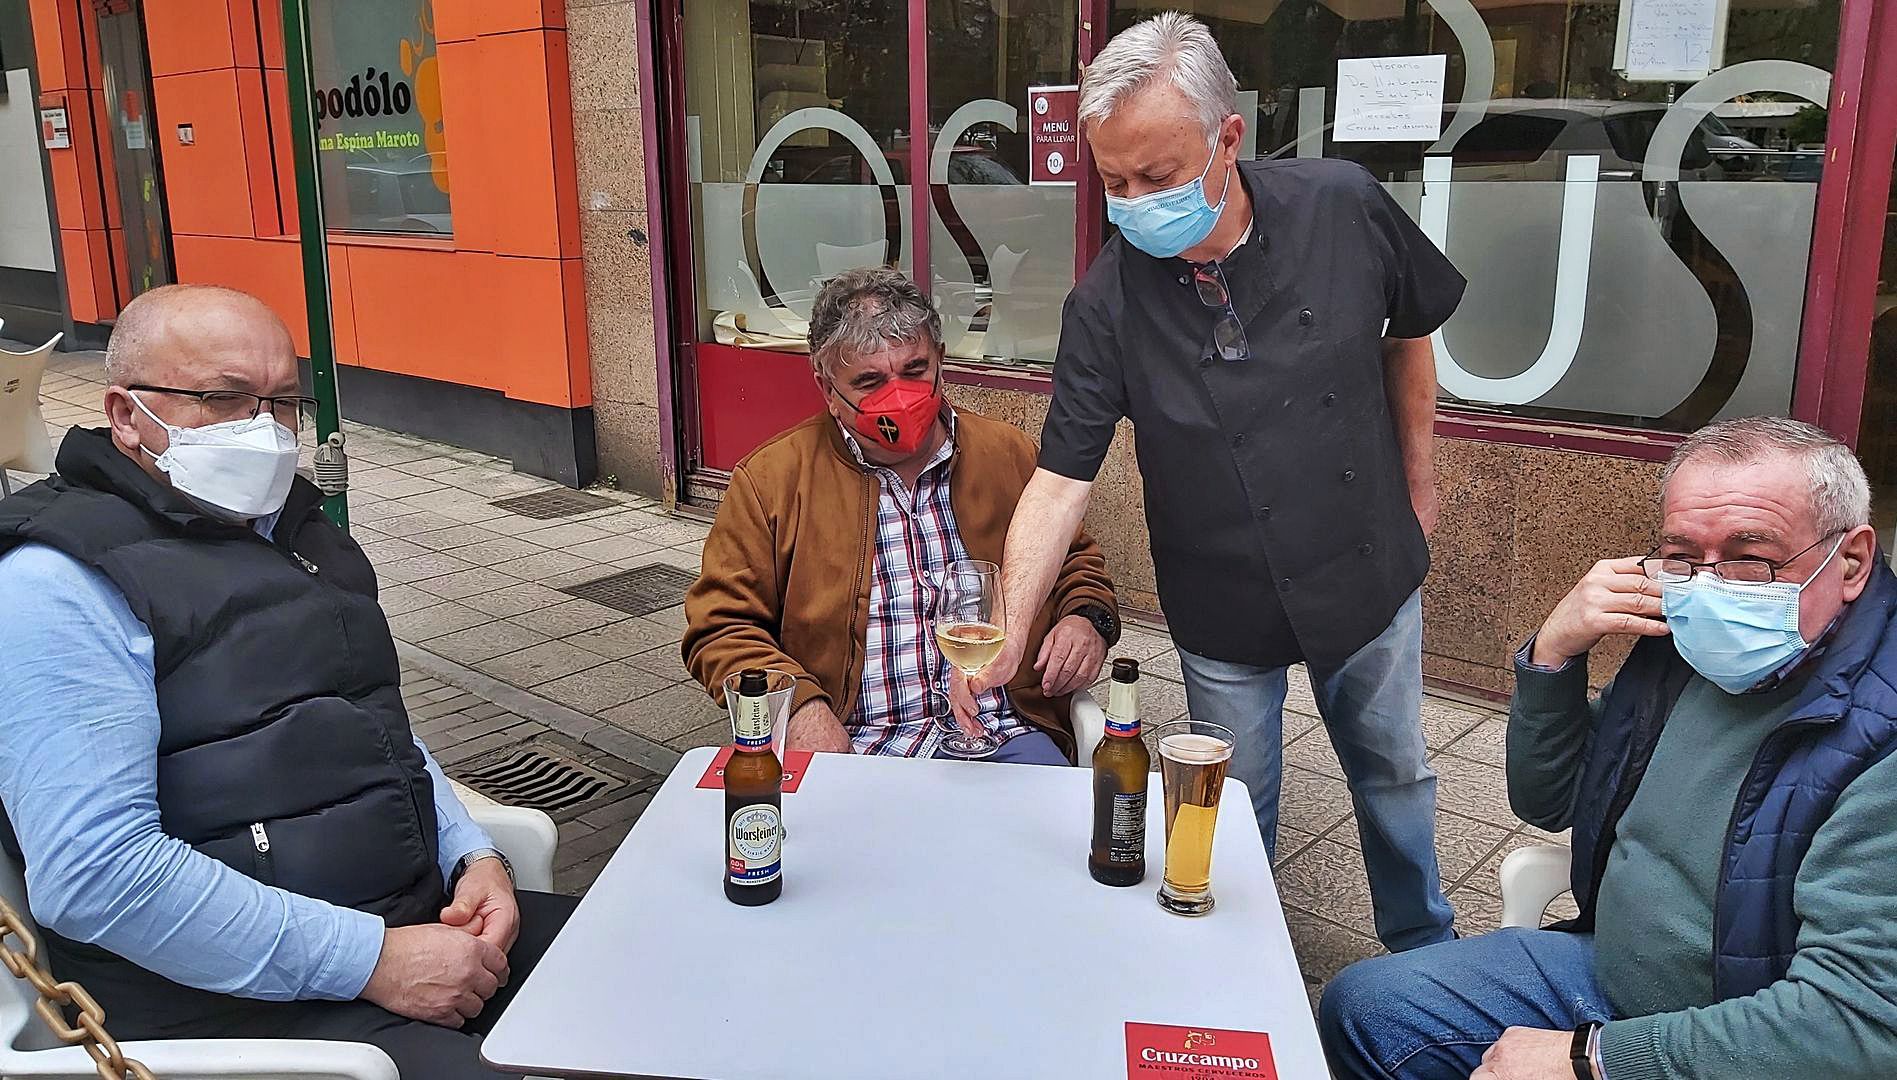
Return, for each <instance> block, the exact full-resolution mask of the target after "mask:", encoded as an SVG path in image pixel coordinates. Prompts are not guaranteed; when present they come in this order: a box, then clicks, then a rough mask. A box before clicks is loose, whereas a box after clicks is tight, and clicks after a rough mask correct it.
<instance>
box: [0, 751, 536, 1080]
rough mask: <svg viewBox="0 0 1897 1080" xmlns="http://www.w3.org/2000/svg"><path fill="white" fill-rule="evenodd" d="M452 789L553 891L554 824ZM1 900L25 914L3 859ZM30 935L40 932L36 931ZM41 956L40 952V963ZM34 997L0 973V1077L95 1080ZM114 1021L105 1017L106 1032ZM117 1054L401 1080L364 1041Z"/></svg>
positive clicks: (225, 1069) (281, 1074) (258, 1076)
mask: <svg viewBox="0 0 1897 1080" xmlns="http://www.w3.org/2000/svg"><path fill="white" fill-rule="evenodd" d="M455 790H456V792H457V793H459V794H460V795H461V797H462V801H463V802H464V803H465V804H466V805H467V808H468V813H469V814H470V815H472V816H473V818H474V820H475V821H476V822H478V823H479V824H480V825H481V826H482V827H483V828H485V829H486V830H487V831H488V834H489V835H491V836H492V837H493V838H494V846H495V847H498V848H500V849H501V850H502V851H504V852H506V853H507V859H508V861H509V862H511V863H513V864H514V873H515V874H516V876H517V877H518V880H519V883H520V887H521V888H523V889H537V890H542V891H544V890H548V889H551V888H552V887H553V855H554V845H555V844H556V843H557V841H558V836H559V834H558V833H557V832H556V831H555V829H554V826H553V819H552V818H549V817H548V816H547V815H545V814H543V813H541V812H540V811H538V810H529V809H525V808H523V807H518V806H503V805H501V804H499V803H496V802H494V801H493V800H491V799H487V798H485V797H483V796H480V795H476V794H475V793H473V792H471V791H468V790H467V789H466V788H464V787H462V786H461V785H460V784H456V785H455ZM0 896H5V897H6V899H7V902H8V903H9V904H12V905H13V908H14V910H15V911H18V912H20V913H21V914H22V915H25V916H27V917H28V918H29V919H30V918H31V916H30V915H28V909H27V904H26V882H25V880H24V879H23V878H22V877H21V874H20V868H19V866H18V865H17V864H15V863H14V861H13V860H12V859H9V858H6V857H4V856H0ZM34 929H35V930H36V931H37V930H38V927H37V926H35V927H34ZM43 959H44V954H43V952H42V960H43ZM35 1000H37V996H36V995H35V994H34V993H33V988H32V987H31V986H29V985H28V984H27V982H26V980H24V979H16V978H14V977H13V976H12V974H10V973H9V972H7V971H6V970H5V969H3V968H0V1077H4V1078H5V1080H54V1078H56V1077H92V1078H94V1080H97V1077H98V1075H99V1073H98V1071H97V1070H96V1069H95V1068H94V1067H93V1064H92V1059H91V1058H89V1057H87V1056H86V1052H85V1051H84V1050H82V1049H80V1048H79V1047H77V1046H59V1043H58V1040H57V1039H55V1038H54V1037H53V1035H52V1033H51V1032H50V1031H48V1030H46V1025H44V1024H42V1023H41V1022H40V1020H39V1018H38V1017H37V1016H35V1015H34V1014H33V1002H34V1001H35ZM111 1027H112V1018H111V1017H110V1016H109V1015H108V1016H107V1017H106V1029H107V1030H108V1031H109V1030H111ZM119 1048H120V1049H121V1050H123V1051H124V1052H125V1055H126V1056H127V1057H132V1058H137V1059H138V1060H139V1061H141V1062H143V1063H144V1064H145V1065H146V1066H147V1067H148V1068H150V1069H151V1070H152V1072H153V1073H154V1074H156V1075H157V1076H160V1077H163V1078H164V1080H292V1078H294V1080H401V1075H400V1074H399V1073H398V1072H397V1071H396V1068H395V1062H393V1061H390V1060H389V1056H388V1055H387V1054H385V1053H383V1052H382V1051H381V1050H378V1049H376V1048H375V1047H373V1046H370V1045H369V1044H367V1043H350V1042H323V1041H318V1040H314V1039H173V1040H168V1041H164V1042H126V1043H121V1044H120V1045H119Z"/></svg>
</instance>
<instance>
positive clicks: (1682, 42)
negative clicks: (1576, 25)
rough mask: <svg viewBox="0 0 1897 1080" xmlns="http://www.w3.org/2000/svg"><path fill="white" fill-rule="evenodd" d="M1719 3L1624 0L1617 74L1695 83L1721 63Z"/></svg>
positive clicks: (1633, 78) (1715, 0) (1705, 0)
mask: <svg viewBox="0 0 1897 1080" xmlns="http://www.w3.org/2000/svg"><path fill="white" fill-rule="evenodd" d="M1724 7H1725V5H1724V4H1723V3H1721V2H1720V0H1628V3H1627V4H1625V5H1624V6H1623V7H1622V9H1621V12H1622V14H1621V21H1622V23H1623V24H1624V25H1623V27H1622V28H1621V34H1620V37H1621V42H1620V44H1621V46H1622V54H1621V64H1620V66H1621V70H1622V71H1623V72H1625V74H1626V76H1627V78H1628V79H1629V80H1630V81H1635V82H1695V81H1698V80H1700V79H1703V78H1705V77H1706V76H1707V75H1708V74H1710V73H1711V72H1712V71H1713V69H1714V68H1717V67H1718V66H1719V64H1720V56H1719V53H1720V52H1721V51H1722V48H1721V46H1722V42H1721V40H1720V39H1721V38H1722V37H1723V36H1724V35H1723V34H1721V32H1720V31H1721V29H1722V28H1723V27H1724V25H1725V21H1726V19H1725V11H1724Z"/></svg>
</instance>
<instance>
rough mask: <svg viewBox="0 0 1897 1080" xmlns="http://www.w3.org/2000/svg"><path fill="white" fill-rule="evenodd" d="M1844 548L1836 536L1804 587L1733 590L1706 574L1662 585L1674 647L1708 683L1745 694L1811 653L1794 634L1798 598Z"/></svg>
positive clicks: (1775, 583) (1663, 606) (1779, 584)
mask: <svg viewBox="0 0 1897 1080" xmlns="http://www.w3.org/2000/svg"><path fill="white" fill-rule="evenodd" d="M1843 544H1844V537H1843V536H1839V537H1838V540H1837V543H1835V544H1832V545H1831V552H1830V554H1827V555H1826V556H1825V561H1824V562H1822V563H1819V564H1818V569H1817V570H1815V571H1813V573H1812V575H1811V577H1810V578H1807V579H1806V580H1805V581H1804V582H1803V583H1802V584H1793V583H1792V582H1789V581H1771V582H1765V583H1763V584H1758V585H1735V584H1733V583H1731V582H1727V581H1721V580H1719V579H1718V578H1717V577H1715V576H1713V573H1712V571H1710V570H1701V571H1700V572H1698V573H1696V574H1694V575H1693V576H1692V577H1691V578H1690V579H1688V580H1686V581H1679V582H1672V581H1669V582H1664V583H1662V585H1661V587H1660V610H1661V611H1662V612H1663V613H1664V614H1665V615H1666V625H1667V629H1668V631H1669V632H1670V633H1671V634H1672V637H1673V647H1674V648H1676V649H1678V650H1679V652H1680V656H1681V657H1682V658H1684V659H1685V660H1686V662H1687V663H1688V664H1691V665H1692V667H1693V670H1694V671H1697V672H1699V673H1700V675H1701V676H1703V677H1704V678H1705V679H1706V681H1707V682H1710V683H1712V684H1713V685H1714V686H1717V687H1719V688H1720V689H1721V690H1724V691H1725V692H1726V693H1728V694H1743V693H1745V692H1746V691H1748V690H1751V689H1752V688H1753V687H1756V686H1758V685H1759V684H1760V683H1761V682H1763V681H1765V679H1766V677H1767V676H1769V675H1771V674H1772V673H1773V672H1775V671H1777V670H1779V669H1780V668H1782V667H1784V666H1785V665H1786V664H1788V663H1790V662H1791V661H1792V659H1793V658H1794V657H1796V656H1798V655H1799V654H1800V653H1802V652H1804V651H1805V650H1806V649H1809V648H1810V647H1811V643H1810V642H1808V641H1806V640H1805V639H1804V637H1803V636H1801V635H1800V634H1799V632H1798V597H1799V594H1800V593H1802V592H1804V591H1805V586H1807V585H1810V584H1811V582H1812V581H1813V580H1815V579H1816V578H1817V577H1818V575H1819V574H1822V573H1824V570H1825V567H1827V566H1829V565H1831V560H1832V559H1833V558H1835V557H1837V554H1838V548H1839V547H1840V546H1842V545H1843Z"/></svg>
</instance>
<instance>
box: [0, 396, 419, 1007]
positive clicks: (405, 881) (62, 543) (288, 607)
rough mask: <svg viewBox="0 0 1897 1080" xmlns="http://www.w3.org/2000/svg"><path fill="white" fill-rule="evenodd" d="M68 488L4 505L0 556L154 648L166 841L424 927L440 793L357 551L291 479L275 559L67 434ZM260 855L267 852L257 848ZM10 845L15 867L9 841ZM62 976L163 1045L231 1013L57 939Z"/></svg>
mask: <svg viewBox="0 0 1897 1080" xmlns="http://www.w3.org/2000/svg"><path fill="white" fill-rule="evenodd" d="M57 468H58V470H59V471H58V474H57V475H55V476H54V477H52V478H50V479H48V480H45V481H42V482H41V483H38V484H35V485H33V486H32V487H29V488H27V489H25V490H24V491H22V492H20V493H19V494H17V495H15V496H13V497H12V498H10V499H7V500H5V501H3V502H0V553H4V552H5V551H7V550H8V549H10V548H12V547H14V546H16V545H18V544H21V543H26V542H36V543H41V544H46V545H49V546H51V547H54V548H57V549H59V550H60V551H63V552H65V553H66V554H68V555H70V556H72V557H73V558H75V559H77V560H79V561H80V562H82V563H84V564H86V565H87V566H90V567H92V568H93V569H95V570H97V571H99V572H100V573H102V574H104V575H105V576H106V577H107V578H109V579H111V581H112V583H113V584H114V585H116V586H117V587H118V589H119V590H120V592H122V593H123V594H124V596H125V600H126V603H127V605H129V606H130V608H131V610H132V613H133V614H134V615H136V616H137V617H138V618H139V620H140V621H141V622H143V623H144V624H145V626H146V628H147V629H148V630H149V631H150V632H151V635H152V659H153V666H154V669H155V675H156V684H157V686H156V689H157V697H158V711H159V718H160V725H161V726H160V733H159V743H158V810H159V822H160V827H161V828H163V830H164V831H165V833H166V834H168V835H170V836H174V837H176V838H178V839H179V840H182V841H184V842H185V843H186V844H189V845H191V846H192V847H193V848H195V849H197V850H198V851H200V852H202V853H203V854H205V855H207V856H209V857H211V858H213V859H216V860H218V861H220V862H222V863H224V864H225V865H227V866H229V867H231V868H232V869H234V870H236V871H237V872H238V873H241V874H246V875H249V876H251V877H254V878H257V879H258V880H260V881H263V882H264V883H266V884H270V885H276V886H279V887H281V888H284V889H286V890H288V891H290V892H294V893H299V894H302V895H304V896H310V897H315V898H317V899H320V900H326V901H329V902H331V903H334V904H338V905H340V906H343V907H350V908H355V909H357V910H361V911H366V912H370V913H372V914H374V915H377V916H380V917H381V918H383V919H384V920H385V921H386V922H387V923H388V924H390V925H393V926H402V925H408V924H413V923H421V922H430V921H433V920H434V919H435V917H436V916H437V914H438V913H439V911H440V909H441V905H442V903H443V902H444V897H443V886H442V880H441V871H440V869H439V867H438V865H437V859H436V840H437V831H436V822H435V808H434V794H433V786H432V784H431V783H430V779H429V775H428V772H427V768H426V765H425V762H424V760H423V758H422V754H421V751H420V750H418V749H417V748H416V746H415V744H414V741H413V738H412V736H411V735H410V732H409V726H408V714H407V711H406V710H405V709H404V707H403V705H402V695H401V666H400V662H399V661H398V659H397V657H396V653H395V644H394V642H393V640H392V639H391V638H390V635H389V627H388V620H387V619H386V618H385V617H384V616H383V614H382V609H381V607H380V606H379V605H378V604H377V603H376V585H375V572H374V570H373V569H372V568H371V567H370V565H369V561H368V559H367V558H366V557H364V556H363V554H362V549H361V548H359V547H357V546H356V544H355V543H354V542H353V541H351V540H350V539H349V537H348V536H347V535H345V534H344V533H343V532H342V530H340V529H338V528H336V527H335V526H334V525H332V524H331V523H330V522H329V520H328V519H327V518H325V517H324V516H323V514H322V512H321V510H320V509H319V505H318V504H319V502H320V500H321V494H320V493H319V492H318V491H317V490H316V488H315V487H314V486H313V485H311V484H310V483H309V482H308V481H305V480H302V479H301V478H299V479H298V480H297V481H296V484H295V486H294V487H293V489H292V491H291V494H290V498H289V502H288V503H287V504H286V506H285V507H284V511H283V514H282V515H281V517H280V519H279V521H278V524H277V527H276V530H275V536H274V538H273V539H272V540H265V539H264V538H263V537H261V536H259V535H257V533H256V532H255V531H253V530H252V529H250V528H249V527H248V526H244V525H233V524H231V523H229V522H225V521H221V520H219V519H217V518H214V517H211V516H208V515H206V514H204V513H202V512H201V511H199V510H198V509H197V507H196V506H195V505H194V504H192V503H191V502H190V501H189V500H187V499H185V498H184V497H182V496H181V495H179V494H177V493H176V492H174V491H172V490H171V489H170V488H169V487H167V486H165V485H163V484H160V483H158V482H157V481H155V480H153V479H152V478H151V477H150V476H148V475H147V474H146V473H145V472H144V471H143V470H141V469H140V468H139V467H138V466H137V464H136V463H134V462H133V461H132V460H131V459H129V458H127V457H126V456H125V455H124V454H123V453H121V452H120V451H119V450H118V448H117V447H115V446H114V445H113V444H112V442H111V440H110V438H109V437H108V436H107V434H106V433H105V432H103V431H87V430H82V429H77V428H75V429H73V431H71V432H70V433H69V434H68V435H67V436H66V439H65V442H64V444H63V445H62V446H61V447H60V451H59V457H58V460H57ZM260 831H261V834H262V835H263V836H264V837H266V838H267V840H268V843H267V844H261V843H258V842H257V837H258V835H259V832H260ZM0 843H4V844H5V846H6V847H7V849H8V850H9V851H10V853H11V854H12V855H13V856H14V858H15V859H18V858H19V847H18V844H17V842H16V841H15V838H14V836H13V830H12V828H11V827H10V825H7V824H6V823H5V822H4V820H0ZM46 937H47V944H48V951H49V952H50V954H51V961H52V967H53V971H54V972H55V974H57V975H59V976H60V977H61V978H70V979H76V980H78V981H79V982H81V983H82V984H84V985H85V987H86V988H87V989H88V990H90V991H91V992H92V994H93V996H94V997H96V998H98V999H99V1001H100V1003H101V1004H103V1005H105V1006H106V1009H107V1011H108V1012H109V1013H110V1014H111V1015H112V1016H113V1018H114V1024H113V1029H114V1031H115V1032H118V1033H120V1035H121V1037H123V1032H120V1031H119V1029H120V1027H121V1023H120V1021H123V1022H124V1026H125V1030H127V1031H135V1032H140V1033H162V1031H163V1029H164V1027H165V1025H166V1024H167V1023H168V1022H172V1021H179V1020H184V1019H188V1018H191V1017H194V1016H202V1015H203V1014H204V1012H205V1011H206V1010H210V1009H214V1008H218V1007H219V1004H218V1003H219V1002H221V1001H222V1000H223V999H219V998H215V997H214V996H213V995H209V994H205V993H203V992H200V991H197V990H191V989H188V988H185V987H182V986H178V985H176V984H174V983H171V982H168V981H166V980H164V979H162V978H161V977H159V976H158V975H156V974H154V973H152V972H149V971H146V970H145V969H143V968H139V967H137V966H136V965H134V964H132V963H130V962H128V961H126V960H124V959H121V958H119V957H117V956H114V955H113V954H111V953H109V952H106V951H105V950H103V949H100V948H98V947H96V946H92V945H87V944H84V943H81V942H76V941H69V940H67V939H64V938H62V937H60V936H59V935H57V934H53V933H50V932H49V933H47V935H46Z"/></svg>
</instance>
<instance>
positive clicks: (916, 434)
mask: <svg viewBox="0 0 1897 1080" xmlns="http://www.w3.org/2000/svg"><path fill="white" fill-rule="evenodd" d="M832 389H835V387H834V386H832ZM837 397H838V398H839V399H841V400H842V401H843V404H845V405H850V402H849V399H847V398H844V397H843V394H842V393H841V392H838V393H837ZM850 408H851V410H852V411H854V412H855V413H856V423H855V424H853V425H852V426H853V427H855V428H856V433H857V434H858V435H861V436H863V437H864V438H866V439H869V440H871V441H873V442H874V443H875V444H876V445H877V446H880V447H882V448H883V449H885V450H889V451H892V452H894V453H898V454H913V453H915V452H916V451H917V450H920V449H922V443H923V441H924V440H925V439H927V438H928V437H929V429H930V428H932V427H934V426H935V419H936V417H937V416H939V415H941V413H942V388H941V385H940V384H939V383H937V382H935V381H930V382H926V383H925V382H922V381H920V380H918V379H892V380H890V381H889V382H887V383H884V384H883V385H882V386H881V387H880V388H878V389H877V391H876V392H875V393H873V394H871V395H869V396H868V397H866V398H864V399H863V402H862V404H860V405H850Z"/></svg>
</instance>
